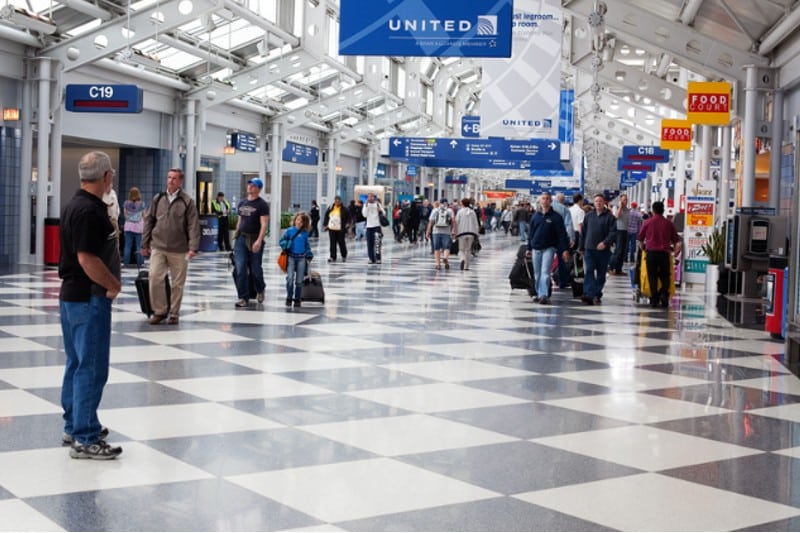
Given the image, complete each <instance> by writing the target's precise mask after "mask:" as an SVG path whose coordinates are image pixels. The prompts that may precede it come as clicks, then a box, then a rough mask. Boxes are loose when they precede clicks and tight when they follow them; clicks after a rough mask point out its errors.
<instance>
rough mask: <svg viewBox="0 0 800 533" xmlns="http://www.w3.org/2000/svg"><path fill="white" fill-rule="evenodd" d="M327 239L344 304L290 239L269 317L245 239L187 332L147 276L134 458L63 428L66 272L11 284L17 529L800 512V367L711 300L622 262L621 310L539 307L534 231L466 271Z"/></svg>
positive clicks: (0, 281) (733, 522)
mask: <svg viewBox="0 0 800 533" xmlns="http://www.w3.org/2000/svg"><path fill="white" fill-rule="evenodd" d="M323 237H324V235H323ZM323 241H324V242H321V243H320V244H319V245H318V248H319V250H317V255H318V258H320V259H321V260H320V259H318V260H316V261H315V262H314V266H313V268H315V269H318V270H320V272H321V274H322V278H323V280H324V281H325V286H326V290H327V301H326V304H325V305H324V306H319V305H311V304H310V305H307V306H304V307H303V308H302V309H298V310H287V309H285V308H284V306H283V300H284V297H285V289H284V286H283V280H282V278H281V276H280V275H279V272H278V271H277V267H276V266H275V265H274V258H275V251H274V248H273V249H271V250H270V251H269V253H268V256H267V258H266V259H265V269H266V270H267V272H268V280H267V287H268V288H267V297H268V299H267V302H265V304H264V305H263V306H259V307H255V306H254V307H252V308H251V309H250V310H236V309H234V306H233V303H234V301H235V294H234V292H233V288H232V282H231V278H230V273H229V271H228V269H227V264H226V262H227V260H226V258H225V256H224V255H223V254H205V255H204V256H202V257H200V258H198V259H197V260H195V261H194V262H193V263H192V265H191V267H190V275H189V282H188V284H187V291H186V296H185V298H184V305H183V309H182V315H181V323H180V325H179V326H167V325H159V326H150V325H148V324H146V323H145V321H144V317H143V315H142V314H141V313H140V312H139V310H138V303H137V300H136V296H135V291H134V290H133V276H134V274H135V270H126V271H125V279H124V284H123V285H124V287H125V290H124V292H123V295H122V296H121V297H120V298H119V300H118V301H117V302H116V305H115V313H114V321H113V330H114V333H113V335H112V345H113V346H112V351H111V359H112V368H111V373H110V377H109V383H108V385H107V387H106V389H105V396H104V398H103V403H102V405H101V411H100V417H101V420H102V422H103V423H104V424H105V425H107V426H108V427H109V428H110V429H111V435H110V437H109V441H110V442H112V443H113V444H120V445H122V446H123V448H124V453H123V455H122V456H121V457H120V458H119V459H118V460H116V461H112V462H99V461H98V462H93V461H75V460H72V459H70V458H69V457H68V454H67V450H66V449H64V448H62V447H61V446H60V437H61V430H62V424H61V414H60V411H61V410H60V407H59V386H60V379H61V374H62V364H63V359H64V358H63V354H62V350H61V334H60V328H59V325H58V307H57V304H58V302H57V293H58V287H59V281H58V278H57V275H56V273H55V272H54V271H52V270H47V271H42V272H34V273H26V274H15V275H8V276H3V277H0V530H13V531H22V530H71V531H77V530H90V531H109V530H111V531H129V530H154V531H159V530H173V531H177V530H193V531H207V530H208V531H216V530H234V531H236V530H247V531H264V530H290V529H294V530H301V529H304V530H326V531H330V530H347V531H349V530H352V531H361V530H368V531H379V530H391V531H397V530H408V531H411V530H437V531H445V530H502V531H515V530H568V531H579V530H636V531H645V530H670V531H682V530H691V531H703V530H738V529H745V530H754V531H756V530H798V529H800V478H796V477H795V476H794V471H795V469H798V471H800V380H798V378H796V377H794V376H793V375H792V374H790V373H788V371H787V370H786V369H785V367H784V366H783V365H782V364H781V363H780V360H781V358H782V352H783V345H782V344H779V343H775V342H771V341H770V340H769V339H768V337H767V335H765V334H764V333H763V332H758V331H752V330H744V329H736V328H733V327H731V326H730V325H729V324H728V323H727V322H725V321H724V320H722V319H721V318H720V317H719V316H718V315H716V312H715V311H714V310H713V306H710V305H706V303H705V295H703V294H702V293H691V294H682V295H680V296H679V297H676V298H675V299H674V300H673V302H672V306H671V308H670V309H669V310H662V309H657V310H651V309H650V308H649V307H648V306H646V305H638V304H635V303H634V302H633V299H632V298H631V290H630V288H629V286H628V282H627V278H623V277H613V278H611V279H610V280H609V284H608V285H607V290H606V297H605V298H604V300H605V301H604V304H603V305H602V306H594V307H586V306H583V305H582V304H580V302H579V301H576V300H573V299H572V298H571V294H568V291H556V292H555V293H554V296H553V303H554V305H551V306H539V305H536V304H533V303H531V300H530V298H529V297H528V296H527V295H526V294H525V292H524V291H519V290H510V289H509V286H508V281H507V274H508V271H509V269H510V266H511V263H512V261H513V257H514V255H515V251H516V247H517V244H518V243H517V242H516V240H513V241H512V240H511V239H510V238H506V237H503V236H500V235H497V236H491V237H488V238H486V239H485V242H484V250H483V251H482V252H481V253H480V256H479V257H478V259H477V260H476V262H475V263H474V265H473V268H472V269H471V270H470V271H464V272H462V271H460V270H459V269H458V264H457V262H456V261H453V268H451V269H450V270H449V271H444V270H442V271H435V270H434V269H433V262H432V257H431V256H430V255H429V253H428V249H427V248H426V247H425V246H410V245H407V244H406V245H402V244H395V243H393V242H387V243H386V246H385V248H386V250H385V254H384V263H383V265H376V266H369V265H367V259H366V252H365V249H364V244H363V243H353V242H352V241H349V242H348V246H349V247H350V248H351V251H350V255H349V256H348V262H347V263H346V264H342V263H334V264H331V265H329V264H327V263H325V261H324V258H325V257H326V256H327V250H326V249H327V239H323ZM795 482H797V484H795ZM795 489H798V490H795Z"/></svg>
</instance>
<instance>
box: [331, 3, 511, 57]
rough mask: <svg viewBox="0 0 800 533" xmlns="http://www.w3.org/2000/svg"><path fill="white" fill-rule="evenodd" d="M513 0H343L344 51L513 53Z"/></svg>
mask: <svg viewBox="0 0 800 533" xmlns="http://www.w3.org/2000/svg"><path fill="white" fill-rule="evenodd" d="M512 11H513V7H512V0H470V1H469V2H454V1H453V0H400V1H398V0H368V1H364V0H341V5H340V15H341V22H340V24H339V54H340V55H367V56H369V55H381V56H455V57H511V26H512V14H513V13H512Z"/></svg>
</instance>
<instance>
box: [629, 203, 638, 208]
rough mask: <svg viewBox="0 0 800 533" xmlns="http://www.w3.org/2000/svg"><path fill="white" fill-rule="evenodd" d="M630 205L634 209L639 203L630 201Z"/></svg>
mask: <svg viewBox="0 0 800 533" xmlns="http://www.w3.org/2000/svg"><path fill="white" fill-rule="evenodd" d="M631 207H632V208H634V209H636V208H637V207H639V204H637V203H636V202H631Z"/></svg>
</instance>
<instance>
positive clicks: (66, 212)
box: [58, 152, 122, 459]
mask: <svg viewBox="0 0 800 533" xmlns="http://www.w3.org/2000/svg"><path fill="white" fill-rule="evenodd" d="M114 173H115V172H114V169H112V168H111V159H110V158H109V157H108V155H107V154H105V153H103V152H89V153H87V154H85V155H84V156H83V157H81V159H80V162H79V163H78V175H79V177H80V189H79V190H78V191H77V192H76V193H75V196H73V197H72V199H71V200H70V201H69V202H68V203H67V205H66V206H64V209H63V211H62V212H61V227H60V229H59V233H60V239H61V251H60V256H59V261H58V276H59V277H60V278H61V280H62V283H61V291H60V293H59V314H60V317H61V334H62V339H63V342H64V352H65V353H66V358H67V360H66V365H65V368H64V378H63V381H62V384H61V406H62V408H63V409H64V415H63V418H64V435H63V437H62V443H63V444H68V445H70V450H69V455H70V457H72V458H73V459H114V458H116V457H118V456H119V455H120V454H121V453H122V448H121V447H119V446H111V445H110V444H108V443H107V442H106V441H105V437H106V436H107V435H108V429H106V428H104V427H103V426H102V425H101V424H100V420H99V419H98V416H97V408H98V406H99V405H100V399H101V398H102V396H103V388H104V387H105V385H106V381H107V380H108V369H109V354H110V352H111V303H112V302H113V300H114V299H115V298H116V297H117V295H119V292H120V290H121V289H122V285H121V283H120V279H121V276H120V274H121V273H120V257H119V245H118V241H117V236H116V233H115V231H114V226H113V225H112V224H111V221H110V220H109V218H108V210H107V206H106V205H105V204H104V203H103V200H102V198H103V194H104V193H106V192H108V191H109V190H110V189H111V185H112V183H113V179H114Z"/></svg>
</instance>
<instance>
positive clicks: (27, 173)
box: [19, 63, 33, 264]
mask: <svg viewBox="0 0 800 533" xmlns="http://www.w3.org/2000/svg"><path fill="white" fill-rule="evenodd" d="M25 69H26V71H27V72H28V73H30V72H31V71H32V70H33V66H32V65H31V64H30V63H28V64H26V66H25ZM32 79H33V76H30V75H27V76H25V81H24V82H23V85H22V139H21V141H22V147H21V156H22V161H21V165H20V167H21V169H20V170H21V174H20V182H19V262H20V263H23V264H29V263H30V262H31V260H32V257H31V253H30V252H31V224H32V220H31V196H32V191H31V174H32V172H33V122H32V121H33V114H32V112H33V81H32Z"/></svg>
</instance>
